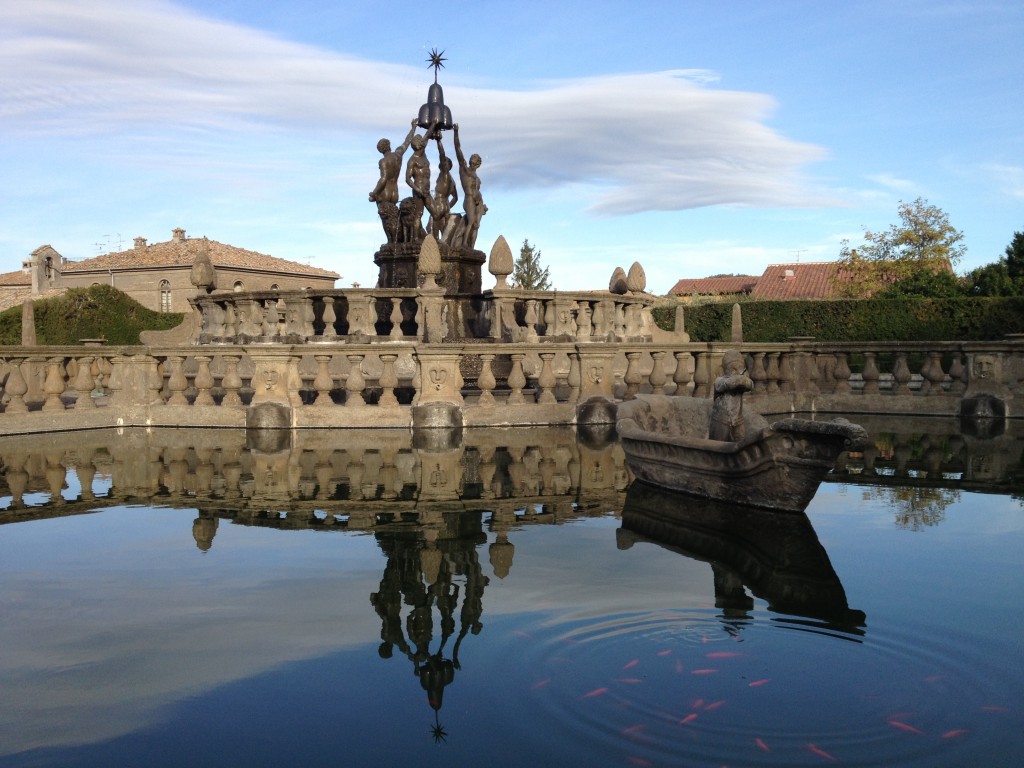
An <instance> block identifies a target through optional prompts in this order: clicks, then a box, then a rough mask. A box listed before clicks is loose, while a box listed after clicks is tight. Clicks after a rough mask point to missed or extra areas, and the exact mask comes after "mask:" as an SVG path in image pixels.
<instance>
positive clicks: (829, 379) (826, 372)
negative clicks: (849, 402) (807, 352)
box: [811, 352, 836, 392]
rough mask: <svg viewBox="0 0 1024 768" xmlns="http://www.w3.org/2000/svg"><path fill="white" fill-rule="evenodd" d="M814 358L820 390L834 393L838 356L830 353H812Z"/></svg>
mask: <svg viewBox="0 0 1024 768" xmlns="http://www.w3.org/2000/svg"><path fill="white" fill-rule="evenodd" d="M811 355H813V357H814V363H815V364H814V369H815V371H817V373H818V380H817V385H818V390H819V391H820V392H834V391H835V388H836V380H835V376H834V375H833V374H834V372H835V368H836V356H835V355H833V354H830V353H828V352H822V353H820V354H819V353H818V352H812V353H811Z"/></svg>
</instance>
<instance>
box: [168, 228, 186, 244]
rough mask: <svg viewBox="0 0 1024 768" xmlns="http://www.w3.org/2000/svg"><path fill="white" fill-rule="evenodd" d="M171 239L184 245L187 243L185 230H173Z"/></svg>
mask: <svg viewBox="0 0 1024 768" xmlns="http://www.w3.org/2000/svg"><path fill="white" fill-rule="evenodd" d="M171 239H172V240H174V241H175V242H176V243H182V242H184V241H185V230H184V229H182V228H181V227H178V228H177V229H172V230H171Z"/></svg>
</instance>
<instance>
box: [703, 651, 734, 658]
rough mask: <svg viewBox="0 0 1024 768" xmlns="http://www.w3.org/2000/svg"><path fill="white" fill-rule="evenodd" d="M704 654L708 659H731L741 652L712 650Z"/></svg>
mask: <svg viewBox="0 0 1024 768" xmlns="http://www.w3.org/2000/svg"><path fill="white" fill-rule="evenodd" d="M706 655H707V657H708V658H709V659H732V658H735V657H736V656H742V655H743V654H742V653H740V652H738V651H714V652H712V653H709V654H706Z"/></svg>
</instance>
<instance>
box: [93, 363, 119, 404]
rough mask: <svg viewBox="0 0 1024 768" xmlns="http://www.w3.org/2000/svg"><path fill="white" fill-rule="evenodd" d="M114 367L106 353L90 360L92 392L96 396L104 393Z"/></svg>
mask: <svg viewBox="0 0 1024 768" xmlns="http://www.w3.org/2000/svg"><path fill="white" fill-rule="evenodd" d="M113 371H114V368H113V366H112V365H111V364H110V358H109V357H108V356H106V355H101V356H98V357H96V359H95V360H93V361H92V378H93V384H94V385H95V388H94V389H93V392H94V393H95V394H96V395H97V397H98V396H100V395H103V394H105V388H106V386H107V385H108V383H109V382H110V374H111V373H113Z"/></svg>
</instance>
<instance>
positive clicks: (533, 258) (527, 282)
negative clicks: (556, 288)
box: [512, 240, 551, 291]
mask: <svg viewBox="0 0 1024 768" xmlns="http://www.w3.org/2000/svg"><path fill="white" fill-rule="evenodd" d="M512 285H513V286H515V287H516V288H523V289H524V290H527V291H549V290H551V281H550V280H549V279H548V268H547V267H543V268H541V264H540V250H538V249H536V248H534V246H532V245H530V241H529V240H523V247H522V248H520V249H519V258H518V259H516V263H515V267H514V268H513V269H512Z"/></svg>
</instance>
